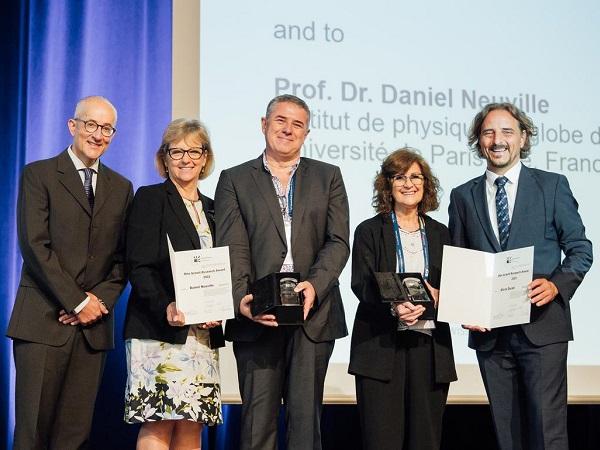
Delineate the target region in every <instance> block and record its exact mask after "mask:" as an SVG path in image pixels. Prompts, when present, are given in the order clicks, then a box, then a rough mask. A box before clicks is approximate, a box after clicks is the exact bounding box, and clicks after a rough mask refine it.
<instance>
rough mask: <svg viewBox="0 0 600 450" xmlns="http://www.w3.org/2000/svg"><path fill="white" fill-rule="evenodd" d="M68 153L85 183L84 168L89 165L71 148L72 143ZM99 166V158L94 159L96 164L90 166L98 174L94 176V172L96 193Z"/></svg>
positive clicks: (93, 181) (82, 181) (93, 182)
mask: <svg viewBox="0 0 600 450" xmlns="http://www.w3.org/2000/svg"><path fill="white" fill-rule="evenodd" d="M67 153H68V154H69V157H70V158H71V161H73V164H74V165H75V170H77V173H78V174H79V178H81V184H83V183H85V173H84V172H83V169H85V168H86V167H87V166H86V165H85V164H84V163H83V162H82V161H81V160H80V159H79V158H78V157H77V155H76V154H75V153H74V152H73V149H72V148H71V146H70V145H69V148H68V149H67ZM99 167H100V160H99V159H97V160H96V161H94V164H92V165H91V166H90V169H92V170H93V173H94V174H96V176H94V175H93V174H92V190H93V191H94V193H96V183H97V182H98V176H97V174H98V168H99Z"/></svg>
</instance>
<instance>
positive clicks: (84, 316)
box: [59, 292, 108, 325]
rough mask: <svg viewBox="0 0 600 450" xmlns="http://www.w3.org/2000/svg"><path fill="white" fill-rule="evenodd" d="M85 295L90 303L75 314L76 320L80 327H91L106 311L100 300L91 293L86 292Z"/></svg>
mask: <svg viewBox="0 0 600 450" xmlns="http://www.w3.org/2000/svg"><path fill="white" fill-rule="evenodd" d="M86 294H87V295H88V297H89V299H90V301H89V302H87V305H85V306H84V308H83V309H82V310H81V311H79V313H78V314H77V320H78V321H79V323H80V324H81V325H91V324H93V323H94V322H97V321H98V320H100V319H101V318H102V316H103V315H106V314H108V309H107V308H106V305H105V304H104V302H103V301H102V300H100V299H99V298H98V297H96V296H95V295H94V294H92V293H91V292H86ZM59 320H60V319H59Z"/></svg>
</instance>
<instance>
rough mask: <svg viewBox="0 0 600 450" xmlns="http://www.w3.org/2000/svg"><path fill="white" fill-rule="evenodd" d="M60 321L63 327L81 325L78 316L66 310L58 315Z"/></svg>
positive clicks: (62, 310)
mask: <svg viewBox="0 0 600 450" xmlns="http://www.w3.org/2000/svg"><path fill="white" fill-rule="evenodd" d="M58 321H59V322H60V323H62V324H63V325H79V319H78V318H77V314H69V313H67V312H66V311H65V310H64V309H61V310H60V312H59V313H58Z"/></svg>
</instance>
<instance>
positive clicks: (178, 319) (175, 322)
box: [167, 302, 185, 327]
mask: <svg viewBox="0 0 600 450" xmlns="http://www.w3.org/2000/svg"><path fill="white" fill-rule="evenodd" d="M167 322H169V325H171V326H172V327H182V326H184V325H185V315H184V314H183V313H182V312H181V311H179V310H178V309H177V306H176V305H175V302H171V303H169V304H168V305H167Z"/></svg>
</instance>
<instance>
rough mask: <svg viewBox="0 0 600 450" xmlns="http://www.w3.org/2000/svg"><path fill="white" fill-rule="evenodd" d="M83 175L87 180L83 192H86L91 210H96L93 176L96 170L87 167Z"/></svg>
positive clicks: (84, 181)
mask: <svg viewBox="0 0 600 450" xmlns="http://www.w3.org/2000/svg"><path fill="white" fill-rule="evenodd" d="M83 174H84V176H85V179H84V180H83V190H84V191H85V195H86V197H87V199H88V202H90V208H91V209H94V188H93V187H92V176H93V175H94V169H90V168H89V167H86V168H85V169H83Z"/></svg>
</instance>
